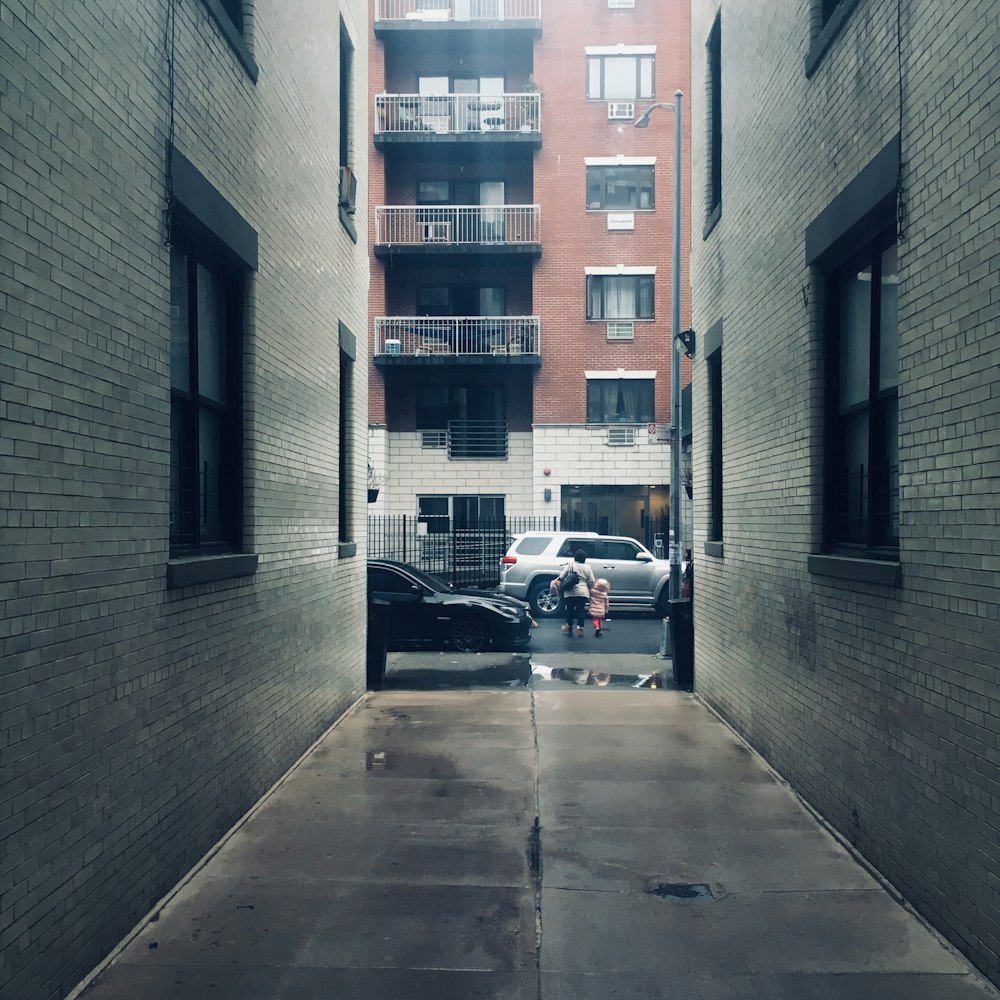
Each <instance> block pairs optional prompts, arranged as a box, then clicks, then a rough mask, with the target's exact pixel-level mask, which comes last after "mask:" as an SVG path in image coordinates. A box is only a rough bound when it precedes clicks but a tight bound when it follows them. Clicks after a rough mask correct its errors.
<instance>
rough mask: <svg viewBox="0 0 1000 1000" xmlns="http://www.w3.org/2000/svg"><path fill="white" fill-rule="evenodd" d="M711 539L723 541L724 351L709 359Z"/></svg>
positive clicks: (709, 532)
mask: <svg viewBox="0 0 1000 1000" xmlns="http://www.w3.org/2000/svg"><path fill="white" fill-rule="evenodd" d="M707 365H708V407H709V410H708V424H709V432H708V433H709V442H708V447H709V481H708V492H709V515H708V540H709V541H710V542H721V541H722V351H721V350H720V351H716V352H715V353H714V354H713V355H712V356H711V357H709V358H708V362H707Z"/></svg>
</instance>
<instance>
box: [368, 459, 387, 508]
mask: <svg viewBox="0 0 1000 1000" xmlns="http://www.w3.org/2000/svg"><path fill="white" fill-rule="evenodd" d="M384 484H385V476H384V475H379V474H378V473H376V471H375V469H374V467H373V466H372V463H371V462H369V463H368V502H369V503H375V501H376V500H378V491H379V490H380V489H381V488H382V486H383V485H384Z"/></svg>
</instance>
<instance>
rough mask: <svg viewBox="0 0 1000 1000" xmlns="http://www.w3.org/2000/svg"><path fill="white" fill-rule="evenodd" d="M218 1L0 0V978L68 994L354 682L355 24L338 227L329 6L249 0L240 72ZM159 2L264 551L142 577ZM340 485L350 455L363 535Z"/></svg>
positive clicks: (151, 548) (149, 495) (160, 214)
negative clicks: (200, 196) (169, 580)
mask: <svg viewBox="0 0 1000 1000" xmlns="http://www.w3.org/2000/svg"><path fill="white" fill-rule="evenodd" d="M214 6H215V7H216V9H217V10H221V8H218V6H217V5H214ZM212 7H213V5H212V4H210V3H209V2H208V0H184V2H177V3H175V4H168V3H167V2H159V0H157V2H153V0H141V2H138V3H129V4H121V3H113V2H110V0H104V2H100V3H92V4H72V5H67V4H64V3H61V2H58V0H32V2H30V3H29V2H24V0H0V66H2V73H3V76H4V78H5V87H4V94H3V98H2V101H0V133H2V134H3V135H4V142H3V143H2V144H0V244H2V246H3V248H4V249H3V254H2V256H0V356H2V366H0V400H2V402H0V419H2V425H0V525H2V527H3V529H4V531H3V549H2V558H0V653H2V663H3V668H2V669H3V681H2V684H3V688H2V695H0V753H2V757H3V771H2V779H0V780H2V784H0V841H2V850H0V885H2V886H3V894H2V897H0V939H2V942H3V954H4V961H3V966H2V971H0V994H2V995H3V996H4V997H10V998H12V1000H13V998H17V1000H29V998H30V1000H42V998H54V997H61V996H64V995H65V994H66V993H67V992H69V990H70V989H71V988H72V987H73V986H74V984H75V983H76V982H77V981H78V980H79V979H80V978H81V977H82V976H84V975H85V974H86V973H87V971H88V970H89V969H91V968H93V966H94V965H95V964H96V963H97V962H98V961H99V960H100V959H101V957H102V956H103V955H105V954H106V953H107V952H108V951H109V950H110V949H111V948H112V947H113V946H114V945H115V944H116V942H118V941H119V940H120V938H121V937H122V936H123V935H124V934H125V933H126V932H127V931H128V930H129V929H130V928H131V927H132V926H133V925H134V924H135V923H136V921H138V920H139V919H140V918H141V917H142V916H143V914H144V913H146V912H147V911H148V909H149V908H150V907H151V906H152V905H153V904H154V903H155V902H156V901H157V900H158V899H159V898H160V897H161V896H162V895H163V893H165V892H166V891H167V890H168V889H169V888H170V887H171V886H173V885H174V884H175V883H176V882H177V881H178V879H179V878H180V877H181V876H182V875H183V874H184V873H185V872H186V871H187V870H188V869H190V867H191V866H192V865H193V864H195V863H196V862H197V861H198V859H199V858H200V857H201V856H202V855H203V854H204V853H205V852H206V851H207V850H208V849H209V848H210V847H211V846H212V845H213V843H214V842H215V841H216V840H217V839H218V837H219V836H220V835H221V834H222V833H223V832H224V831H225V830H226V829H227V828H228V827H229V826H230V825H231V824H233V823H234V822H235V821H236V820H237V819H238V818H239V817H240V816H241V815H242V814H243V813H245V812H246V810H247V809H248V808H249V807H250V806H251V805H252V804H253V803H254V801H255V800H257V799H258V798H259V797H260V796H261V794H262V793H263V792H264V791H266V789H267V788H268V787H269V786H270V785H271V784H272V783H273V782H274V781H275V780H276V779H277V778H278V777H279V776H280V775H281V774H282V773H283V772H284V770H285V769H286V768H287V767H288V766H290V765H291V764H292V763H293V762H294V760H295V759H296V758H297V757H298V755H299V754H300V753H301V752H302V751H303V750H304V749H305V748H306V747H308V746H309V745H310V743H311V742H312V741H313V740H314V739H315V738H316V737H317V736H318V735H319V734H320V733H321V732H322V731H323V730H324V729H325V728H326V727H327V726H329V724H330V723H331V722H332V721H333V720H334V719H335V718H336V717H337V716H338V715H339V714H340V713H342V712H343V711H344V710H345V709H346V708H347V707H348V706H349V705H350V704H352V702H353V701H355V700H356V699H357V698H358V697H359V696H360V695H361V694H362V692H363V690H364V684H365V680H364V653H363V648H364V629H365V626H364V621H365V618H364V599H365V598H364V574H363V560H362V558H355V559H339V558H338V546H337V541H338V530H337V524H336V512H337V509H338V503H337V501H338V489H339V482H338V480H339V473H338V459H337V451H336V441H337V434H338V392H339V388H338V386H339V376H338V371H339V349H338V324H339V323H341V322H342V323H344V324H345V325H346V326H347V327H348V328H349V329H350V330H351V331H353V332H354V333H355V334H356V335H357V337H358V340H359V354H358V360H357V365H356V367H355V371H356V375H355V384H354V390H355V397H356V407H355V412H354V414H353V417H352V426H351V428H350V431H349V432H350V433H351V434H352V437H353V440H354V441H355V447H356V451H357V455H358V459H357V464H358V465H359V466H360V467H363V458H364V449H365V430H364V425H365V416H366V409H367V403H366V395H367V389H366V366H367V351H366V348H365V344H366V343H367V337H366V331H367V325H368V324H367V315H366V288H367V254H366V239H367V237H366V233H365V220H366V218H367V200H366V198H365V191H366V188H365V185H364V183H363V180H364V174H365V163H364V154H365V151H366V149H367V143H366V134H367V131H368V129H367V96H366V93H365V80H366V77H367V65H366V51H367V45H366V32H365V27H366V11H365V6H364V4H362V3H361V2H360V0H351V2H349V3H344V4H342V5H341V11H340V14H341V15H342V16H343V17H344V19H345V22H346V24H347V28H348V31H349V33H350V34H351V36H352V38H353V39H354V43H355V49H356V52H355V66H356V73H357V81H358V83H357V87H356V95H355V96H356V99H355V102H354V112H355V119H356V120H355V128H356V131H357V135H358V136H359V137H360V141H359V142H358V143H357V144H356V147H355V166H356V167H357V169H358V171H359V173H360V175H361V181H362V183H360V184H359V204H358V210H357V217H356V218H357V223H358V226H359V239H358V243H357V244H355V243H353V242H352V241H351V240H350V238H349V237H348V235H347V233H346V232H345V230H344V229H343V227H342V226H341V224H340V221H339V218H338V213H337V206H336V192H337V183H338V174H337V169H338V162H337V161H338V138H337V137H338V88H339V82H338V74H337V57H338V45H339V19H338V12H337V8H336V6H333V7H331V6H320V7H318V8H315V9H313V8H310V9H309V10H308V11H306V10H305V8H302V7H301V5H296V6H294V7H293V8H291V9H289V8H288V5H286V4H282V3H278V2H275V0H252V2H251V0H248V2H247V3H246V4H245V8H246V13H247V17H246V29H245V35H246V42H247V49H248V50H249V52H250V53H252V60H253V61H254V62H255V63H256V65H257V67H258V69H259V77H258V79H257V81H256V83H255V82H254V81H253V80H252V79H251V76H250V74H249V73H248V70H247V68H246V66H245V65H244V62H245V60H244V61H241V59H240V58H239V57H238V55H237V52H236V50H235V49H234V47H233V46H232V45H231V44H230V43H229V42H228V41H227V39H226V37H225V36H224V34H223V32H222V30H221V29H220V26H219V23H218V21H217V19H216V18H215V16H214V15H213V13H212ZM171 9H172V10H174V11H175V13H176V34H175V59H174V64H175V78H176V102H175V124H174V137H173V141H174V144H175V147H176V148H177V149H178V150H179V152H180V153H182V154H183V155H184V156H185V157H186V158H187V159H188V160H190V162H191V163H192V164H193V165H194V166H195V168H196V169H197V170H198V171H199V172H200V174H201V175H202V176H203V177H204V178H205V179H206V180H207V181H208V182H209V183H210V184H211V185H212V186H213V187H214V188H215V189H216V190H217V191H218V192H219V193H220V194H221V195H222V196H223V197H224V199H225V200H226V201H227V202H228V203H229V204H230V205H231V206H232V208H233V209H235V211H236V212H237V213H239V215H240V216H242V217H243V219H244V220H246V222H247V223H248V224H249V225H250V226H251V227H253V229H254V230H256V232H257V234H258V239H259V265H258V268H257V271H256V272H255V273H253V274H252V275H250V287H249V290H248V294H247V314H248V315H247V323H246V328H247V345H248V348H247V357H246V363H245V368H244V393H245V468H246V491H245V502H246V507H247V518H246V537H245V540H244V541H245V548H246V549H247V550H248V551H251V552H254V553H256V554H258V556H259V566H258V569H257V571H256V573H255V574H253V575H252V576H245V577H240V578H238V579H232V580H223V581H218V582H214V583H208V584H201V585H195V586H189V587H184V588H181V589H172V590H168V589H167V585H166V573H167V564H168V560H169V550H168V486H169V442H170V429H169V428H170V381H169V370H170V327H169V310H168V306H169V254H168V251H167V249H166V247H165V236H166V232H165V228H164V204H165V181H164V163H165V158H164V152H165V149H166V148H167V143H168V121H169V113H168V86H167V80H168V69H167V53H166V49H165V42H164V39H165V36H166V35H167V32H166V26H167V15H168V11H169V10H171ZM222 16H225V15H222ZM363 490H364V486H363V483H362V473H361V468H359V469H358V470H357V476H356V485H354V486H352V488H351V500H350V506H351V509H352V517H353V519H354V522H355V523H356V524H357V525H358V529H357V531H358V542H359V546H360V551H361V553H363V552H364V513H365V506H364V493H363ZM333 602H336V604H337V607H338V609H341V610H338V614H337V617H336V621H334V620H333V619H332V616H330V615H329V613H328V608H329V606H330V605H331V604H332V603H333ZM334 629H335V630H336V631H335V632H334Z"/></svg>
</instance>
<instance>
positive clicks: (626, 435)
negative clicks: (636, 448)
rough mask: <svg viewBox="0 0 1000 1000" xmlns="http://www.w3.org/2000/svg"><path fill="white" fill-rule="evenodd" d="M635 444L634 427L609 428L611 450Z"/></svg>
mask: <svg viewBox="0 0 1000 1000" xmlns="http://www.w3.org/2000/svg"><path fill="white" fill-rule="evenodd" d="M634 444H635V428H634V427H609V428H608V446H609V447H611V448H627V447H631V446H632V445H634Z"/></svg>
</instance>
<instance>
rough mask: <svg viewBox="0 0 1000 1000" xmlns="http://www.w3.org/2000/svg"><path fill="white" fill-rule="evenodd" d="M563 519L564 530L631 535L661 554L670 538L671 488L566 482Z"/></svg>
mask: <svg viewBox="0 0 1000 1000" xmlns="http://www.w3.org/2000/svg"><path fill="white" fill-rule="evenodd" d="M561 518H562V528H563V530H564V531H597V532H599V533H600V534H602V535H628V536H629V537H630V538H637V539H639V541H640V542H642V543H643V544H644V545H645V546H646V547H647V548H648V549H649V550H650V551H651V552H653V553H654V554H656V555H660V554H661V553H660V552H658V551H657V549H658V548H662V549H663V550H664V552H665V551H666V546H667V540H668V539H669V537H670V535H669V531H670V488H669V487H667V486H574V485H566V486H563V488H562V510H561ZM657 543H659V544H657Z"/></svg>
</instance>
